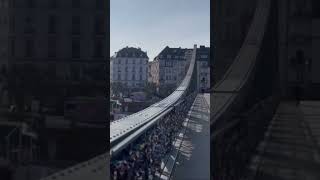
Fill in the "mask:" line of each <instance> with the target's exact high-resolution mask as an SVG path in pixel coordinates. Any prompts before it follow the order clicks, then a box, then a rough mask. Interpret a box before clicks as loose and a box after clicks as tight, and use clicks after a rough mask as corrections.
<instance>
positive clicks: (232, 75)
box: [211, 0, 270, 125]
mask: <svg viewBox="0 0 320 180" xmlns="http://www.w3.org/2000/svg"><path fill="white" fill-rule="evenodd" d="M269 12H270V0H259V2H258V4H257V8H256V11H255V16H254V18H253V20H252V23H251V26H250V29H249V31H248V34H247V36H246V39H245V41H244V43H243V44H242V47H241V48H240V50H239V53H238V55H237V56H236V58H235V60H234V62H233V63H232V64H231V65H230V67H229V69H228V70H227V72H226V73H225V75H224V76H223V78H222V79H221V80H220V81H219V82H218V83H217V84H216V85H215V86H214V88H213V92H216V93H214V96H213V98H215V96H220V97H222V96H223V95H224V96H225V97H222V98H223V102H222V103H221V105H218V106H215V107H213V109H224V110H221V111H220V110H219V111H218V112H216V114H212V117H213V119H212V120H211V125H212V124H214V123H215V122H216V120H217V119H218V118H219V117H220V116H221V115H222V114H223V113H224V111H225V109H227V107H229V106H230V105H231V104H232V103H233V102H234V100H235V98H236V97H238V95H239V94H241V90H242V89H243V88H244V87H245V86H246V85H247V83H248V80H249V78H250V76H251V75H252V74H253V71H254V67H255V64H256V60H257V55H258V53H259V51H260V48H261V44H262V40H263V37H264V34H265V31H266V26H267V20H268V17H269ZM223 91H225V92H228V93H230V94H229V95H228V96H226V95H225V94H223V93H219V92H223ZM220 94H221V95H222V96H221V95H220Z"/></svg>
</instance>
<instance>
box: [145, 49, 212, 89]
mask: <svg viewBox="0 0 320 180" xmlns="http://www.w3.org/2000/svg"><path fill="white" fill-rule="evenodd" d="M191 57H192V49H186V48H185V49H182V48H170V47H168V46H167V47H165V48H164V49H163V50H162V51H161V52H160V53H159V55H158V56H157V57H156V58H155V59H154V61H152V62H150V66H149V67H150V72H149V76H150V78H149V79H150V82H153V83H155V84H156V85H157V86H158V87H166V86H167V87H176V86H178V85H179V84H180V83H181V81H182V80H183V79H184V77H185V74H186V73H187V70H188V68H189V64H190V60H191ZM196 61H197V66H196V68H197V74H198V75H197V78H198V81H197V89H198V90H202V89H204V90H206V89H208V88H210V67H209V64H210V48H208V47H205V46H200V48H197V54H196Z"/></svg>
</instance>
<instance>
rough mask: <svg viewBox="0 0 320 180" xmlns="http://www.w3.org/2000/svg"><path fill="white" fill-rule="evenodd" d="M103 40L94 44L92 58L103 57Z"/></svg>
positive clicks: (98, 40)
mask: <svg viewBox="0 0 320 180" xmlns="http://www.w3.org/2000/svg"><path fill="white" fill-rule="evenodd" d="M103 49H104V46H103V40H102V39H97V40H96V42H95V44H94V57H103Z"/></svg>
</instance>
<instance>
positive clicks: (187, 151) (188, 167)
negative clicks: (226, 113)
mask: <svg viewBox="0 0 320 180" xmlns="http://www.w3.org/2000/svg"><path fill="white" fill-rule="evenodd" d="M209 105H210V95H209V94H198V95H197V97H196V99H195V102H194V104H193V107H192V109H191V110H190V116H189V121H188V125H187V127H186V132H185V135H184V138H183V142H182V145H181V148H180V154H179V156H178V159H177V164H176V169H175V171H174V172H173V178H172V179H174V180H188V179H198V180H207V179H210V122H209V121H210V116H209V113H210V111H209Z"/></svg>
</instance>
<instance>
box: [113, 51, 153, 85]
mask: <svg viewBox="0 0 320 180" xmlns="http://www.w3.org/2000/svg"><path fill="white" fill-rule="evenodd" d="M148 60H149V58H148V56H147V53H146V52H144V51H142V50H141V49H140V48H134V47H125V48H123V49H121V50H119V51H118V52H116V53H115V55H114V56H112V57H111V59H110V82H111V83H121V84H122V85H124V86H125V87H126V88H143V87H144V86H145V85H146V83H147V82H148Z"/></svg>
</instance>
